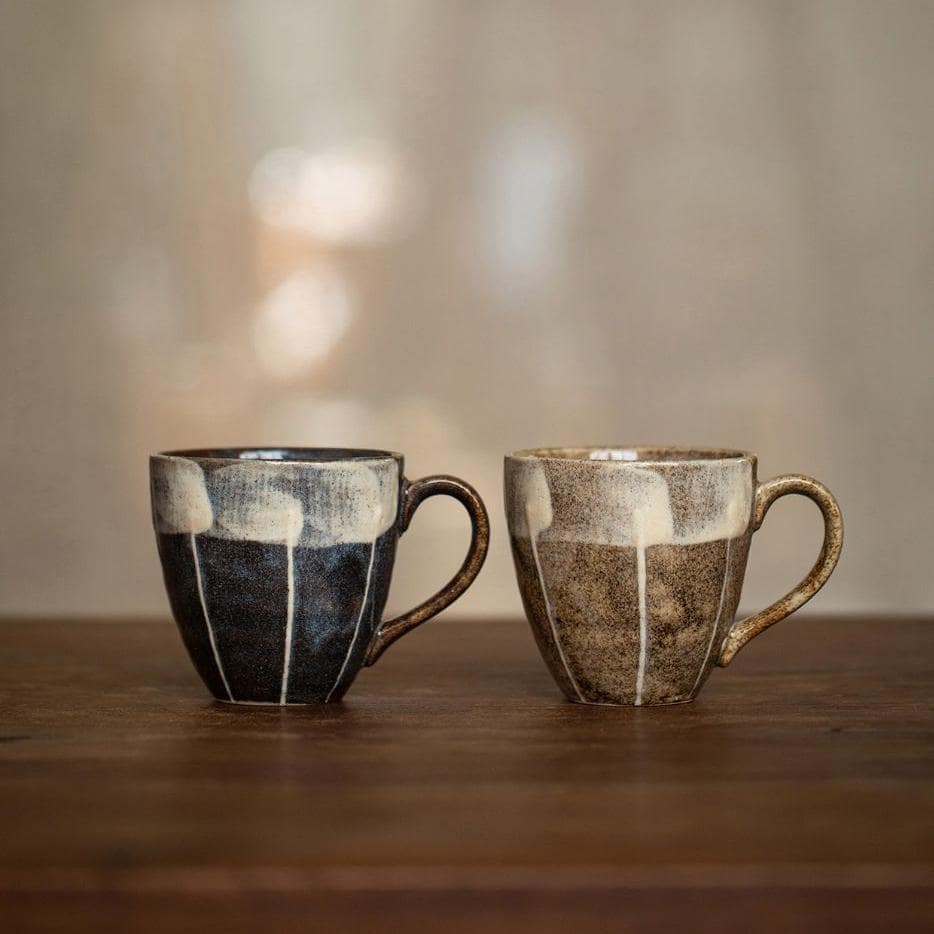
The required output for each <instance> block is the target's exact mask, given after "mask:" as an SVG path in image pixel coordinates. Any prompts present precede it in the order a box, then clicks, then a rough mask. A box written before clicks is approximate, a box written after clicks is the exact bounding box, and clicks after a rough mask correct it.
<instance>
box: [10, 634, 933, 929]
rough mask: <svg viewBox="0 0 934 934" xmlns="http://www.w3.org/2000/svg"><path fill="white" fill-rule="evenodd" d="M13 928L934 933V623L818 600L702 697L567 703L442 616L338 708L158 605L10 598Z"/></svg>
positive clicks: (546, 680) (529, 659)
mask: <svg viewBox="0 0 934 934" xmlns="http://www.w3.org/2000/svg"><path fill="white" fill-rule="evenodd" d="M0 664H2V668H0V929H2V930H4V931H11V932H12V931H16V932H18V931H53V930H54V931H63V932H71V931H133V932H134V934H149V932H156V931H159V932H162V934H164V932H166V931H184V932H187V931H199V932H213V931H218V932H221V931H222V932H225V934H239V932H240V931H244V932H245V931H255V930H256V929H257V926H258V925H259V924H262V925H270V926H273V929H274V930H275V931H276V932H277V934H279V932H286V934H288V932H292V931H315V930H327V931H334V930H337V929H338V928H343V929H345V930H348V931H366V930H380V931H407V930H412V929H413V928H415V927H418V926H422V927H424V926H426V925H427V926H430V929H436V928H437V927H441V926H443V930H444V931H445V934H452V932H461V931H478V930H482V931H493V932H498V931H525V930H529V931H531V930H534V931H536V932H551V931H556V932H557V931H567V930H568V929H571V930H574V931H575V932H580V931H603V930H607V931H623V932H625V931H630V930H632V931H637V930H638V931H670V930H673V929H675V928H676V927H680V926H684V928H685V929H690V930H692V931H714V930H722V929H723V928H724V926H731V925H732V926H740V925H742V926H743V929H746V930H756V931H772V930H775V931H778V930H784V931H787V930H795V931H821V932H824V931H830V930H837V929H840V930H844V929H845V930H847V931H851V932H852V931H864V930H865V931H869V930H878V928H879V926H880V924H883V923H884V924H885V925H886V926H887V927H888V928H889V929H892V930H899V931H915V930H917V931H922V930H931V929H932V928H934V781H932V779H934V620H931V619H917V618H914V619H909V618H884V617H865V618H839V617H838V618H833V619H827V618H820V617H814V616H811V617H808V616H799V617H795V618H794V619H792V620H789V621H788V622H786V623H784V624H783V625H782V626H780V627H777V628H776V629H775V630H774V631H771V632H769V633H768V634H767V635H764V636H763V637H762V638H761V639H758V640H756V642H755V643H754V644H753V645H751V646H750V647H749V648H748V649H747V650H746V651H745V652H743V653H742V654H741V655H740V656H739V657H738V658H737V659H736V661H735V662H734V663H733V665H732V666H731V667H730V668H729V669H728V670H725V671H724V670H718V671H715V672H714V674H713V676H712V677H711V680H710V681H709V682H708V684H707V686H706V687H705V689H704V691H703V693H702V694H701V697H700V699H699V700H698V701H697V702H695V703H694V704H688V705H682V706H677V707H670V708H651V709H635V710H634V709H624V708H609V707H584V706H576V705H572V704H569V703H567V702H565V701H564V700H563V699H562V697H561V696H560V694H559V692H558V690H557V688H556V687H555V686H554V684H553V683H552V682H551V680H550V677H549V675H548V674H547V672H546V671H545V668H544V666H543V664H542V662H541V660H540V659H539V657H538V655H537V653H536V650H535V647H534V644H533V642H532V639H531V636H530V634H529V632H528V630H527V625H526V623H525V622H524V621H522V620H500V621H474V622H469V621H451V620H444V619H442V620H441V621H440V622H436V623H433V624H432V625H431V626H426V627H424V628H423V629H420V630H419V631H417V632H415V633H413V634H411V635H410V636H408V637H407V638H406V639H404V640H403V641H402V642H401V643H400V644H399V645H398V646H394V647H393V649H392V650H391V651H390V652H389V653H387V655H386V657H385V658H384V659H382V660H381V661H380V663H379V664H378V665H377V666H376V667H375V668H373V669H371V670H366V671H364V672H363V673H362V674H361V675H360V676H359V678H358V679H357V681H356V683H355V684H354V685H353V687H352V688H351V690H350V693H349V694H348V696H347V698H346V699H345V701H344V703H343V704H341V705H335V706H331V707H318V708H295V709H286V710H279V709H263V708H231V707H226V706H222V705H219V704H214V703H212V702H211V701H210V699H209V698H208V697H207V695H206V693H205V692H204V689H203V688H202V686H201V684H200V682H199V681H198V680H197V678H196V676H195V675H194V672H193V670H192V669H191V666H190V664H189V662H188V660H187V658H186V657H185V655H184V652H183V649H182V646H181V642H180V640H179V637H178V635H177V633H176V631H175V629H174V627H173V626H172V625H170V624H169V623H167V622H163V621H153V622H134V621H123V622H120V621H110V622H91V621H54V622H53V621H47V622H44V621H6V622H2V623H0Z"/></svg>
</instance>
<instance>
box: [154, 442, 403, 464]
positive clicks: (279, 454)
mask: <svg viewBox="0 0 934 934" xmlns="http://www.w3.org/2000/svg"><path fill="white" fill-rule="evenodd" d="M150 459H151V460H157V459H165V460H172V459H180V460H190V461H220V462H222V463H230V464H243V463H262V464H298V465H303V466H308V467H319V466H321V465H323V464H348V463H350V464H372V463H385V462H386V461H390V460H391V461H395V462H396V463H397V464H401V463H402V462H403V456H402V455H401V454H399V453H398V452H396V451H384V450H380V449H377V448H340V447H296V446H295V445H291V444H267V445H253V446H248V447H220V448H183V449H178V450H171V451H158V452H157V453H155V454H151V455H150Z"/></svg>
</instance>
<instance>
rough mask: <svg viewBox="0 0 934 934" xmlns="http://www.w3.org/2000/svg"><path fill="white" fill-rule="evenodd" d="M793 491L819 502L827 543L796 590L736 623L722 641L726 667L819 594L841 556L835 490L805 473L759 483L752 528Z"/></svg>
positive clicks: (719, 661)
mask: <svg viewBox="0 0 934 934" xmlns="http://www.w3.org/2000/svg"><path fill="white" fill-rule="evenodd" d="M791 493H799V494H800V495H802V496H807V497H808V499H812V500H813V501H814V502H815V503H817V508H818V509H820V511H821V515H823V517H824V542H823V544H822V545H821V550H820V554H819V555H818V556H817V561H816V562H815V563H814V567H812V568H811V570H810V571H809V572H808V575H807V577H805V578H804V580H803V581H801V583H800V584H798V586H797V587H795V588H794V589H793V590H791V591H790V592H789V593H787V594H785V596H784V597H782V598H781V600H776V601H775V603H773V604H772V605H771V606H768V607H766V608H765V609H764V610H761V611H760V612H759V613H756V614H754V615H753V616H750V617H748V618H747V619H744V620H740V622H738V623H734V624H733V626H732V627H731V628H730V631H729V632H728V633H727V636H726V638H725V639H724V640H723V645H722V647H721V648H720V656H719V658H718V659H717V664H718V665H722V666H724V667H725V666H726V665H729V664H730V662H731V661H732V660H733V656H734V655H736V653H737V652H738V651H739V650H740V649H741V648H742V647H743V646H744V645H745V644H746V643H747V642H749V640H750V639H752V638H754V637H755V636H758V635H759V633H760V632H762V631H764V630H766V629H768V628H769V626H774V625H775V623H777V622H780V621H781V620H783V619H784V618H785V617H786V616H790V615H791V614H792V613H794V611H795V610H797V609H798V608H799V607H801V606H804V604H805V603H807V602H808V600H810V599H811V597H813V596H814V594H816V593H817V591H818V590H820V589H821V587H823V586H824V584H826V583H827V578H829V577H830V575H831V574H832V573H833V569H834V568H835V567H836V566H837V561H838V559H839V558H840V549H841V548H842V547H843V517H842V516H841V515H840V507H839V506H838V505H837V501H836V499H834V496H833V493H831V492H830V490H828V489H827V487H825V486H824V484H823V483H821V482H820V481H819V480H815V479H814V478H813V477H805V476H803V475H802V474H786V475H785V476H783V477H773V478H772V479H771V480H766V481H765V482H764V483H760V484H759V488H758V489H757V490H756V502H755V506H754V507H753V514H752V528H753V531H754V532H758V531H759V526H761V525H762V521H763V519H765V514H766V513H767V512H768V511H769V506H771V505H772V503H774V502H775V500H777V499H778V498H779V497H781V496H788V495H789V494H791Z"/></svg>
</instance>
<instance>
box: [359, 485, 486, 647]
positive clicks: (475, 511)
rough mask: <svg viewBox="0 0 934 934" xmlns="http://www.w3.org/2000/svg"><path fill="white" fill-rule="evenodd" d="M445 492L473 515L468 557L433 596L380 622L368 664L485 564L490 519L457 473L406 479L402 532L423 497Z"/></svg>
mask: <svg viewBox="0 0 934 934" xmlns="http://www.w3.org/2000/svg"><path fill="white" fill-rule="evenodd" d="M442 495H444V496H453V497H454V499H456V500H458V502H460V503H462V504H463V506H464V508H465V509H466V510H467V514H468V515H469V516H470V526H471V536H470V547H469V548H468V549H467V557H466V558H464V563H463V564H462V565H461V566H460V570H459V571H458V572H457V573H456V574H455V575H454V576H453V577H452V578H451V579H450V580H449V581H448V582H447V584H445V585H444V587H442V588H441V589H440V590H439V591H438V592H437V593H436V594H435V595H434V596H433V597H429V598H428V599H427V600H426V601H425V602H424V603H420V604H419V605H418V606H417V607H415V609H414V610H409V611H408V613H403V614H402V615H401V616H397V617H396V618H395V619H391V620H389V621H387V622H383V623H380V625H379V628H378V629H377V630H376V634H375V635H374V637H373V641H372V642H371V643H370V647H369V648H368V649H367V653H366V659H365V661H364V664H365V665H372V664H373V663H374V662H375V661H376V660H377V659H378V658H379V657H380V655H382V654H383V652H385V651H386V649H388V648H389V646H390V645H392V643H393V642H395V641H396V639H398V638H399V637H400V636H404V635H405V634H406V633H407V632H409V630H411V629H414V628H415V627H416V626H420V625H421V624H422V623H424V622H426V621H427V620H429V619H431V617H432V616H436V615H437V614H438V613H440V612H441V611H442V610H443V609H444V608H445V607H447V606H450V605H451V604H452V603H453V602H454V601H455V600H456V599H457V598H458V597H459V596H460V595H461V594H462V593H463V592H464V591H465V590H466V589H467V588H468V587H469V586H470V585H471V584H472V583H473V581H474V578H475V577H476V576H477V574H479V573H480V568H481V567H483V562H484V560H485V559H486V552H487V549H488V548H489V546H490V519H489V517H488V516H487V513H486V507H485V506H484V505H483V500H481V499H480V496H479V495H478V494H477V491H476V490H475V489H474V488H473V487H472V486H471V485H470V484H469V483H465V482H464V481H463V480H458V479H457V477H449V476H444V475H439V476H436V477H423V478H422V479H421V480H416V481H414V482H413V483H410V482H409V481H408V480H406V481H405V486H404V487H403V490H402V506H401V508H400V510H399V532H400V533H402V532H404V531H405V530H406V529H407V528H408V527H409V523H410V522H411V521H412V516H413V515H414V513H415V510H416V509H418V507H419V505H420V504H421V502H422V501H423V500H426V499H428V497H429V496H442Z"/></svg>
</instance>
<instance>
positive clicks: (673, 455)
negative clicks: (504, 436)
mask: <svg viewBox="0 0 934 934" xmlns="http://www.w3.org/2000/svg"><path fill="white" fill-rule="evenodd" d="M507 457H509V458H511V459H517V460H557V461H622V462H624V463H641V464H679V463H682V464H683V463H689V462H692V461H725V460H752V459H753V455H752V454H750V453H749V452H748V451H739V450H733V449H730V448H700V447H672V446H664V445H661V446H658V445H655V446H648V445H646V446H643V445H612V444H609V445H594V446H592V447H577V448H526V449H525V450H522V451H514V452H513V453H512V454H508V455H507Z"/></svg>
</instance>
